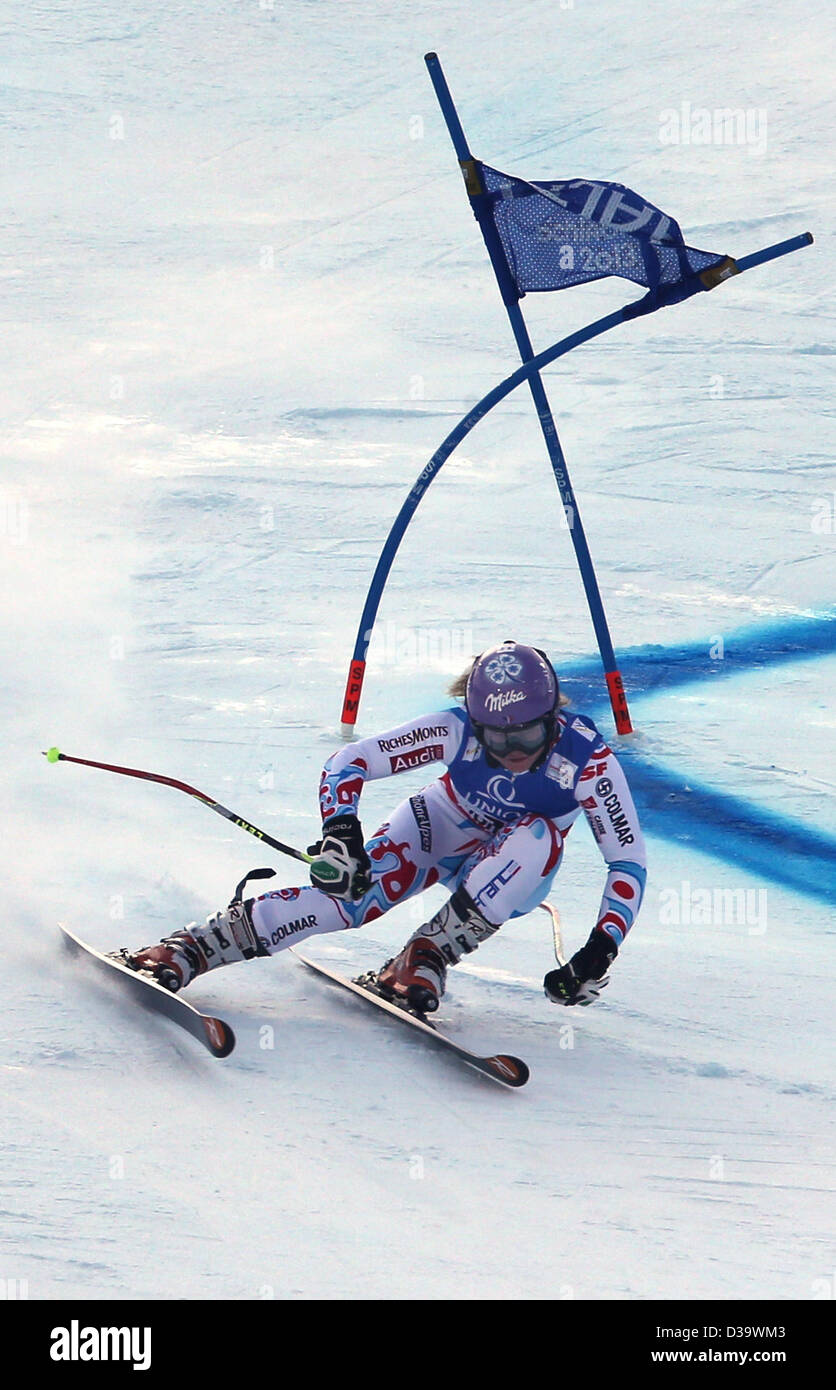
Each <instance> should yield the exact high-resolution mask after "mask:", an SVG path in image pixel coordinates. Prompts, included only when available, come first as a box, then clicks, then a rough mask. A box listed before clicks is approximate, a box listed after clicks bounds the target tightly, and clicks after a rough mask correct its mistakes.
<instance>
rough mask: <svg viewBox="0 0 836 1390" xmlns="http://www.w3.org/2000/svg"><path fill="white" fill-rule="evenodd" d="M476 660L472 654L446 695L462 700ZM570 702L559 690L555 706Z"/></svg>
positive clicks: (564, 706) (563, 706)
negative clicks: (468, 662) (468, 663)
mask: <svg viewBox="0 0 836 1390" xmlns="http://www.w3.org/2000/svg"><path fill="white" fill-rule="evenodd" d="M478 660H479V657H478V656H474V657H473V658H472V660H471V662H470V665H469V666H467V667H465V669H464V671H462V672H461V674H460V675H458V676H456V679H455V680H454V681H451V682H450V684H449V685H448V687H447V694H448V695H452V696H453V698H454V699H456V700H463V699H464V697H465V694H466V692H467V682H468V680H469V678H470V673H471V671H472V670H473V668H474V666H475V665H476V662H477V661H478ZM549 664H551V663H549ZM559 688H560V681H559V680H558V689H559ZM571 703H572V701H571V700H570V699H569V696H568V695H564V694H563V692H562V691H561V692H560V695H559V696H558V700H557V707H558V709H566V706H567V705H571Z"/></svg>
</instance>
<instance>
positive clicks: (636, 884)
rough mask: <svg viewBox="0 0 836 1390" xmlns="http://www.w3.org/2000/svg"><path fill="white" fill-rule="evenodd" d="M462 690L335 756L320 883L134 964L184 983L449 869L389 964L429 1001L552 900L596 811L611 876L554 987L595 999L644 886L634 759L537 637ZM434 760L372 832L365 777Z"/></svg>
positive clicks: (396, 897)
mask: <svg viewBox="0 0 836 1390" xmlns="http://www.w3.org/2000/svg"><path fill="white" fill-rule="evenodd" d="M450 694H451V695H455V696H458V697H463V700H464V707H463V708H461V707H458V706H456V707H454V708H449V709H444V710H441V711H440V712H438V713H435V714H429V715H427V716H425V717H423V718H420V719H414V720H411V721H410V722H409V723H407V724H403V725H401V726H400V727H399V728H396V729H393V730H391V731H390V732H389V733H385V734H381V735H379V736H377V737H373V738H366V739H360V740H358V741H357V742H355V743H351V744H348V745H347V746H346V747H345V748H342V749H341V750H340V751H339V752H337V753H335V754H334V755H333V757H331V758H329V759H328V761H327V763H326V764H325V768H324V770H323V773H322V779H321V783H320V808H321V812H322V839H321V840H320V841H319V842H318V844H317V845H316V846H312V847H311V852H312V853H313V854H315V855H316V858H315V859H314V861H313V863H312V864H311V865H310V876H311V882H312V885H313V886H310V887H308V886H306V887H302V888H280V889H278V890H276V891H274V892H270V893H265V894H264V895H263V896H261V897H258V898H254V899H248V900H247V901H240V900H237V899H236V900H235V901H233V902H232V903H231V904H230V906H229V907H228V908H226V909H225V910H223V911H219V912H217V913H215V914H214V915H213V916H211V917H209V918H208V919H207V921H206V923H205V924H204V925H198V924H197V923H191V924H190V925H189V926H187V927H185V928H184V929H183V930H181V931H176V932H174V933H173V934H172V935H171V936H169V937H166V938H165V939H164V940H163V941H161V942H160V943H159V945H156V946H149V947H145V948H143V949H142V950H139V951H135V952H132V953H126V955H127V963H128V964H130V965H131V966H132V968H134V969H137V970H143V971H147V972H149V973H151V974H152V975H153V976H154V977H155V978H156V979H157V980H158V981H159V983H161V984H164V985H166V986H167V987H168V988H169V989H175V990H176V989H181V988H183V987H184V986H185V985H188V984H189V983H190V982H191V981H192V980H193V979H194V978H195V977H196V976H197V975H202V974H203V973H204V972H205V971H207V970H213V969H215V968H216V967H217V966H220V965H229V964H232V963H233V962H236V961H243V960H253V959H255V958H256V957H259V956H272V955H276V954H277V953H278V952H280V951H282V950H284V949H285V947H287V946H290V945H293V944H295V943H296V942H300V941H303V940H305V939H306V938H308V937H311V936H317V935H320V934H322V933H326V932H334V931H342V930H345V929H346V928H351V927H361V926H363V925H364V923H366V922H371V921H374V920H375V919H376V918H378V917H381V916H382V915H383V914H384V913H385V912H388V911H389V910H390V909H391V908H393V907H395V906H396V905H397V904H398V903H402V902H404V901H405V900H406V899H407V898H410V897H412V896H414V895H415V894H416V893H422V892H424V890H425V889H427V888H430V887H432V886H433V885H434V884H436V883H438V884H441V885H443V886H445V887H447V888H449V889H450V890H451V896H450V898H449V899H448V900H447V901H446V902H445V903H444V904H443V905H442V907H441V908H440V909H439V911H438V912H436V913H435V915H434V916H433V917H431V918H430V919H429V920H428V921H426V922H424V923H423V925H422V926H420V927H419V928H418V930H417V931H416V932H415V933H414V935H413V936H412V937H410V939H409V941H408V942H407V943H406V945H405V946H404V948H403V950H402V951H401V952H400V954H399V955H397V956H395V958H394V959H393V960H390V961H388V962H387V963H386V964H385V965H384V966H383V968H382V970H381V971H380V972H379V974H378V976H377V986H378V988H379V989H380V990H381V992H382V993H383V994H384V996H388V997H391V998H393V999H396V1000H398V1001H400V1002H401V1003H405V1004H406V1005H408V1006H409V1007H411V1008H413V1009H416V1010H418V1011H419V1012H424V1013H426V1012H430V1011H432V1010H434V1009H436V1008H437V1007H438V1002H439V999H440V998H441V995H442V994H443V993H444V988H445V981H446V974H447V969H448V968H449V967H450V966H453V965H456V964H457V962H458V961H460V960H461V958H462V957H463V956H464V955H468V954H469V953H470V952H471V951H473V950H475V949H476V948H477V947H478V946H480V945H481V944H482V943H483V942H484V941H486V940H487V938H488V937H489V936H492V935H493V933H494V932H495V931H497V930H498V928H499V927H501V926H502V925H503V924H504V923H505V922H507V921H509V919H511V918H513V917H520V916H523V915H524V914H525V913H528V912H530V911H532V910H533V908H535V907H536V906H537V905H538V904H539V903H541V902H543V900H544V899H545V898H546V896H547V894H548V892H549V889H550V887H551V884H552V881H553V879H554V876H555V874H556V873H557V871H558V869H559V867H560V863H561V860H562V858H563V852H564V845H565V841H566V837H567V835H568V833H569V830H570V828H571V826H572V824H573V823H574V821H575V820H576V819H577V817H578V816H579V815H580V813H581V811H582V810H583V811H584V813H585V814H586V818H587V820H588V822H589V825H590V827H591V829H592V833H593V835H594V837H595V840H596V841H597V844H598V847H599V849H600V851H601V853H602V855H603V857H604V859H605V861H606V864H607V870H608V872H607V879H606V883H605V885H604V892H603V897H602V899H601V905H600V909H599V912H598V917H597V920H596V922H595V925H594V927H593V928H592V931H591V933H590V935H589V939H588V940H587V941H586V943H585V944H584V945H583V946H581V948H580V949H579V950H578V951H577V952H576V953H575V955H573V956H572V958H571V960H570V961H569V962H568V963H567V964H566V965H564V966H562V967H561V968H560V969H557V970H551V971H550V972H549V973H548V974H547V975H546V977H545V980H544V987H545V991H546V995H547V997H548V998H549V999H550V1000H552V1001H553V1002H554V1003H556V1004H565V1005H575V1004H590V1003H592V1002H594V1000H595V999H596V998H597V996H598V994H599V992H600V989H601V986H602V985H603V984H605V983H606V982H607V978H608V977H607V970H608V968H609V966H610V964H611V963H612V961H613V960H614V959H615V957H616V955H617V954H618V950H619V947H620V946H621V943H622V942H623V940H624V938H625V936H626V935H627V932H628V931H629V929H630V927H631V926H632V924H633V922H634V921H635V918H636V914H637V912H638V910H639V906H640V904H641V899H642V895H643V891H644V885H645V877H646V870H645V853H644V841H643V838H642V834H641V830H640V828H639V824H638V819H637V816H636V811H635V807H634V805H633V799H632V797H631V795H630V790H629V788H628V786H627V781H626V778H625V776H624V773H623V771H622V769H621V767H620V765H619V763H618V761H617V760H616V758H615V756H614V754H613V753H612V751H611V750H610V749H609V748H608V747H607V745H606V743H605V741H604V739H603V738H602V736H601V734H600V733H599V732H598V730H597V729H596V727H595V725H594V724H593V723H592V721H591V720H589V719H587V718H586V717H585V716H583V715H580V714H574V713H573V712H571V711H570V710H568V709H567V708H566V706H567V704H568V701H567V700H566V698H565V697H564V696H562V695H561V692H560V686H559V682H558V678H557V675H556V674H555V671H554V669H553V667H552V665H551V663H550V662H549V660H548V658H547V657H546V655H545V653H543V652H541V651H539V650H537V649H535V648H533V647H527V646H523V645H521V644H519V643H516V642H504V643H502V644H501V645H500V646H497V647H493V648H491V649H490V650H489V651H486V652H483V653H482V655H481V656H479V657H477V658H476V659H475V660H474V662H473V663H472V666H471V668H470V669H469V671H467V672H466V673H465V674H464V675H462V676H461V677H459V679H458V681H456V682H455V683H454V684H453V685H452V686H451V687H450ZM433 763H445V764H446V766H447V771H446V772H445V773H444V775H443V776H441V777H439V778H438V779H437V780H436V781H434V782H431V783H430V784H429V786H427V787H425V788H424V789H423V791H420V792H418V793H417V794H416V795H413V796H410V797H408V798H407V799H406V800H405V801H402V802H401V804H400V805H399V806H398V807H397V809H396V810H395V812H394V813H393V815H392V817H391V819H390V820H389V821H388V822H386V824H384V825H382V826H381V827H380V829H379V830H378V831H377V833H376V834H375V835H373V836H372V838H371V839H370V840H368V841H366V840H365V838H364V835H363V831H362V828H361V825H360V820H359V818H358V809H359V799H360V794H361V792H362V790H363V786H364V785H365V783H366V782H367V781H370V780H373V779H376V778H381V777H391V776H394V775H395V774H397V773H399V772H406V771H408V770H409V769H412V768H418V767H424V766H429V765H431V764H433Z"/></svg>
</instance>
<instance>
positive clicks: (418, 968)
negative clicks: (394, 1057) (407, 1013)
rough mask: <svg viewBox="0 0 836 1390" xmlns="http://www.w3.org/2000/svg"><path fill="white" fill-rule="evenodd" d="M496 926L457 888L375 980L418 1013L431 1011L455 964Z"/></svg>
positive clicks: (392, 996)
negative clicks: (449, 967) (449, 968)
mask: <svg viewBox="0 0 836 1390" xmlns="http://www.w3.org/2000/svg"><path fill="white" fill-rule="evenodd" d="M497 930H498V926H497V924H496V923H495V922H489V921H488V920H487V918H486V917H484V916H483V914H482V913H481V912H480V910H479V908H478V907H477V906H476V904H475V902H474V901H473V899H472V898H471V896H470V894H469V893H468V892H467V890H466V889H465V888H457V889H456V891H455V893H454V894H453V896H452V897H451V898H450V899H449V900H448V901H447V902H446V903H445V904H444V906H443V907H440V908H439V910H438V912H437V913H436V914H435V916H434V917H431V918H430V920H429V922H425V923H424V925H423V927H421V928H420V930H419V931H417V932H416V933H415V935H414V936H412V937H410V939H409V941H407V943H406V945H405V946H404V948H403V950H402V951H401V953H400V955H399V956H395V958H394V960H390V961H387V962H386V964H385V965H384V967H383V969H382V970H381V971H380V973H379V975H378V976H377V978H376V981H375V983H376V984H377V986H378V988H379V989H380V990H381V992H382V993H383V994H384V995H389V996H390V997H391V998H395V999H403V1000H404V1001H405V1002H406V1003H407V1005H408V1006H409V1007H410V1008H412V1009H415V1010H417V1012H419V1013H434V1012H435V1010H436V1009H437V1008H438V1005H439V1001H440V999H441V996H442V995H443V993H444V986H445V983H446V980H447V967H448V965H456V964H457V962H458V961H460V960H461V958H462V956H463V955H469V954H470V952H471V951H475V950H476V948H477V947H478V946H480V945H481V943H482V942H483V941H485V940H487V938H488V937H489V936H493V933H494V932H495V931H497Z"/></svg>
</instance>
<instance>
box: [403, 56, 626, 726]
mask: <svg viewBox="0 0 836 1390" xmlns="http://www.w3.org/2000/svg"><path fill="white" fill-rule="evenodd" d="M424 61H425V63H426V65H427V69H428V71H429V74H430V78H431V80H432V84H433V87H434V88H435V94H436V96H437V98H438V104H439V106H440V107H441V114H442V115H443V117H444V119H445V121H446V123H447V129H448V131H449V132H450V139H451V140H452V142H453V148H454V150H455V152H456V156H457V158H458V161H459V164H460V165H461V169H462V173H463V174H464V179H465V187H466V188H467V193H468V197H469V198H470V205H471V207H472V209H473V212H474V215H475V217H476V220H477V222H478V223H479V226H480V228H481V231H482V236H483V237H484V240H485V246H486V248H487V251H488V255H489V257H490V261H491V265H492V266H493V269H494V274H495V275H496V278H497V282H498V284H499V290H500V293H501V295H502V299H503V302H504V304H505V308H506V311H507V313H508V318H509V320H510V322H511V329H512V332H513V334H514V338H515V339H516V343H517V347H518V349H519V353H520V357H521V358H522V361H523V362H530V361H531V360H532V358H533V357H534V355H535V354H534V348H533V346H532V343H531V339H530V337H529V336H528V329H527V327H526V324H525V320H524V318H523V315H522V310H521V309H520V306H519V295H518V294H517V290H516V286H515V285H514V284H513V281H512V280H511V276H510V275H509V273H508V266H507V264H506V261H505V253H504V251H503V250H502V245H501V243H500V241H499V235H498V233H497V230H496V227H495V226H494V224H493V222H492V221H491V219H490V217H489V216H488V214H487V211H486V209H485V207H484V203H483V199H484V193H485V191H484V189H483V187H482V183H481V179H480V177H479V171H478V169H477V167H476V162H475V160H474V159H473V156H472V154H471V153H470V150H469V148H468V144H467V140H466V139H465V134H464V131H463V129H462V125H461V122H460V120H459V116H458V112H457V111H456V108H455V105H454V104H453V98H452V96H451V95H450V89H449V87H448V86H447V81H446V78H445V76H444V73H443V72H442V70H441V64H440V62H439V61H438V57H437V55H436V54H435V53H428V54H426V56H425V59H424ZM528 384H529V387H530V389H531V394H532V396H533V398H534V405H535V408H536V410H537V417H538V419H539V421H540V428H541V430H542V432H543V438H544V439H545V441H546V449H547V450H548V455H549V460H550V462H551V466H552V471H553V472H554V476H555V480H556V482H557V487H558V491H559V493H560V500H561V502H562V504H563V510H564V513H565V516H566V522H567V525H568V527H569V534H570V535H571V537H572V544H573V546H574V547H575V555H576V556H577V561H578V566H579V568H580V572H581V579H582V581H583V587H584V592H585V593H586V599H587V603H588V604H589V611H590V615H591V617H592V625H593V627H594V629H595V636H596V638H597V641H598V650H599V651H600V653H601V661H602V663H603V666H604V674H605V677H606V681H607V689H608V691H609V696H610V704H611V706H612V711H613V715H614V717H615V726H616V729H617V730H618V732H619V733H620V734H629V733H632V732H633V726H632V723H631V722H630V711H629V709H628V707H627V697H626V695H625V693H624V684H623V682H622V679H621V674H620V672H619V670H618V666H617V663H616V658H615V652H614V650H613V645H612V639H611V637H610V632H609V628H608V626H607V619H606V615H605V613H604V605H603V602H602V600H601V593H600V590H599V588H598V580H597V579H596V577H595V570H594V568H593V565H592V556H591V555H590V553H589V546H588V545H587V540H586V535H585V533H584V529H583V525H582V524H581V519H580V514H579V512H578V504H577V502H576V500H575V493H574V490H573V488H572V483H571V480H570V478H569V471H568V469H567V467H566V459H565V458H564V456H563V450H562V448H561V445H560V440H559V438H558V434H557V427H556V425H555V423H554V417H553V415H552V412H551V407H550V406H549V402H548V398H547V396H546V390H545V387H544V386H543V379H542V377H541V376H540V373H539V372H534V373H532V375H531V376H530V377H529V379H528Z"/></svg>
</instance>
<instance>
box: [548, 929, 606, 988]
mask: <svg viewBox="0 0 836 1390" xmlns="http://www.w3.org/2000/svg"><path fill="white" fill-rule="evenodd" d="M617 955H618V947H617V946H616V944H615V942H614V941H613V939H612V937H611V936H610V935H609V934H608V933H607V932H604V931H599V930H598V928H597V927H596V928H595V929H594V930H593V932H592V935H591V936H590V938H589V940H588V941H587V942H586V944H585V945H584V946H581V948H580V950H579V951H576V952H575V954H574V955H573V956H572V959H571V960H570V961H569V962H568V963H567V964H566V965H561V967H560V969H559V970H550V971H549V973H548V975H546V977H545V979H544V980H543V988H544V990H545V992H546V998H547V999H550V1000H551V1002H552V1003H553V1004H567V1005H571V1004H583V1005H589V1004H594V1003H595V1000H596V999H597V998H598V996H599V994H600V993H601V990H602V989H604V988H605V986H606V985H608V984H609V982H610V978H609V975H608V974H607V970H608V969H609V967H610V965H611V964H612V962H613V961H614V960H615V958H616V956H617Z"/></svg>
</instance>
